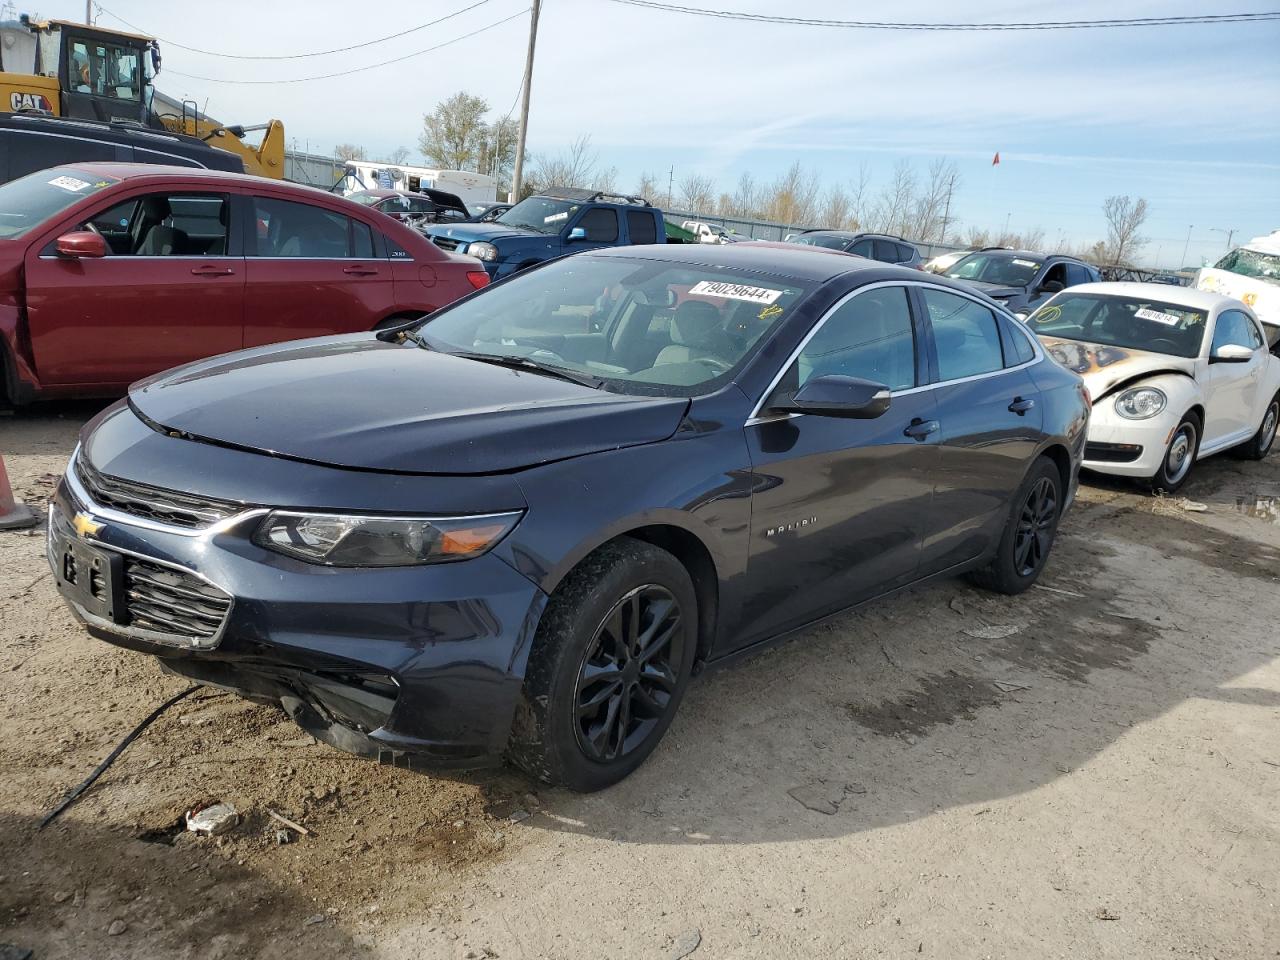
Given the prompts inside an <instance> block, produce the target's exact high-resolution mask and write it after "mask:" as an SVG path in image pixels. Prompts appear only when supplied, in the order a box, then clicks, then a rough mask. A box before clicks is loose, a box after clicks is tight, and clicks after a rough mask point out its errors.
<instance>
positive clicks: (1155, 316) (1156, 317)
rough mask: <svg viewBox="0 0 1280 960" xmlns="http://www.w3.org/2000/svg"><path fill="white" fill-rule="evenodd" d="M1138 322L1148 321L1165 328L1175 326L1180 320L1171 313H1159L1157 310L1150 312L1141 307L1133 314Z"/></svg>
mask: <svg viewBox="0 0 1280 960" xmlns="http://www.w3.org/2000/svg"><path fill="white" fill-rule="evenodd" d="M1133 315H1134V316H1135V317H1137V318H1138V319H1139V320H1150V321H1152V322H1153V323H1163V324H1164V325H1165V326H1167V327H1173V326H1177V324H1178V323H1179V320H1180V318H1178V317H1175V316H1174V315H1173V314H1172V313H1161V312H1160V311H1159V310H1151V309H1148V308H1147V307H1142V308H1141V309H1139V310H1137V311H1135V312H1134V314H1133Z"/></svg>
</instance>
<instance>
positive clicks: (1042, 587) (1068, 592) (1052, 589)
mask: <svg viewBox="0 0 1280 960" xmlns="http://www.w3.org/2000/svg"><path fill="white" fill-rule="evenodd" d="M1032 587H1033V588H1034V589H1036V590H1047V591H1048V592H1049V593H1060V594H1062V595H1063V596H1064V597H1075V598H1076V599H1077V600H1084V599H1085V595H1084V594H1083V593H1076V592H1075V591H1074V590H1063V589H1062V588H1061V587H1046V586H1045V585H1044V584H1043V583H1035V584H1032Z"/></svg>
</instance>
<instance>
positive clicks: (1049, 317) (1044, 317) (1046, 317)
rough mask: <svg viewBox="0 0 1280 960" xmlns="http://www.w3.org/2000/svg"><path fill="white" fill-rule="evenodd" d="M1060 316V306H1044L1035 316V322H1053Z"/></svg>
mask: <svg viewBox="0 0 1280 960" xmlns="http://www.w3.org/2000/svg"><path fill="white" fill-rule="evenodd" d="M1060 316H1062V308H1061V307H1045V308H1044V309H1043V310H1041V311H1040V312H1039V313H1037V314H1036V316H1035V321H1036V323H1053V321H1055V320H1057V319H1058V318H1059V317H1060Z"/></svg>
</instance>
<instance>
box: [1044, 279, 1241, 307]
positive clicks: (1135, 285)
mask: <svg viewBox="0 0 1280 960" xmlns="http://www.w3.org/2000/svg"><path fill="white" fill-rule="evenodd" d="M1065 292H1066V293H1092V294H1096V295H1098V296H1105V297H1142V298H1146V299H1150V300H1158V301H1160V302H1161V303H1171V304H1173V305H1175V306H1179V307H1191V308H1192V309H1194V310H1208V311H1212V310H1213V309H1215V308H1220V307H1233V308H1235V309H1239V308H1240V306H1241V304H1240V301H1238V300H1236V299H1235V298H1234V297H1228V296H1224V295H1223V294H1221V293H1209V292H1207V291H1205V290H1193V289H1191V288H1190V287H1175V286H1173V285H1171V284H1168V283H1140V282H1138V281H1128V280H1121V281H1115V282H1111V283H1079V284H1076V285H1075V286H1074V287H1068V288H1067V290H1066V291H1065Z"/></svg>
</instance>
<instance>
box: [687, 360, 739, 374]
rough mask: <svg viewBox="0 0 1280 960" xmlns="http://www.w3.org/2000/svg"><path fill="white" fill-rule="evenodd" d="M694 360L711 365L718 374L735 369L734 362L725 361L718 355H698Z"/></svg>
mask: <svg viewBox="0 0 1280 960" xmlns="http://www.w3.org/2000/svg"><path fill="white" fill-rule="evenodd" d="M693 362H694V363H705V364H706V365H707V366H708V367H711V368H712V369H713V370H715V371H716V373H717V374H721V373H726V372H727V371H729V370H731V369H733V364H732V363H725V362H724V361H723V360H721V359H719V358H718V357H698V358H697V359H696V360H694V361H693Z"/></svg>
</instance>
